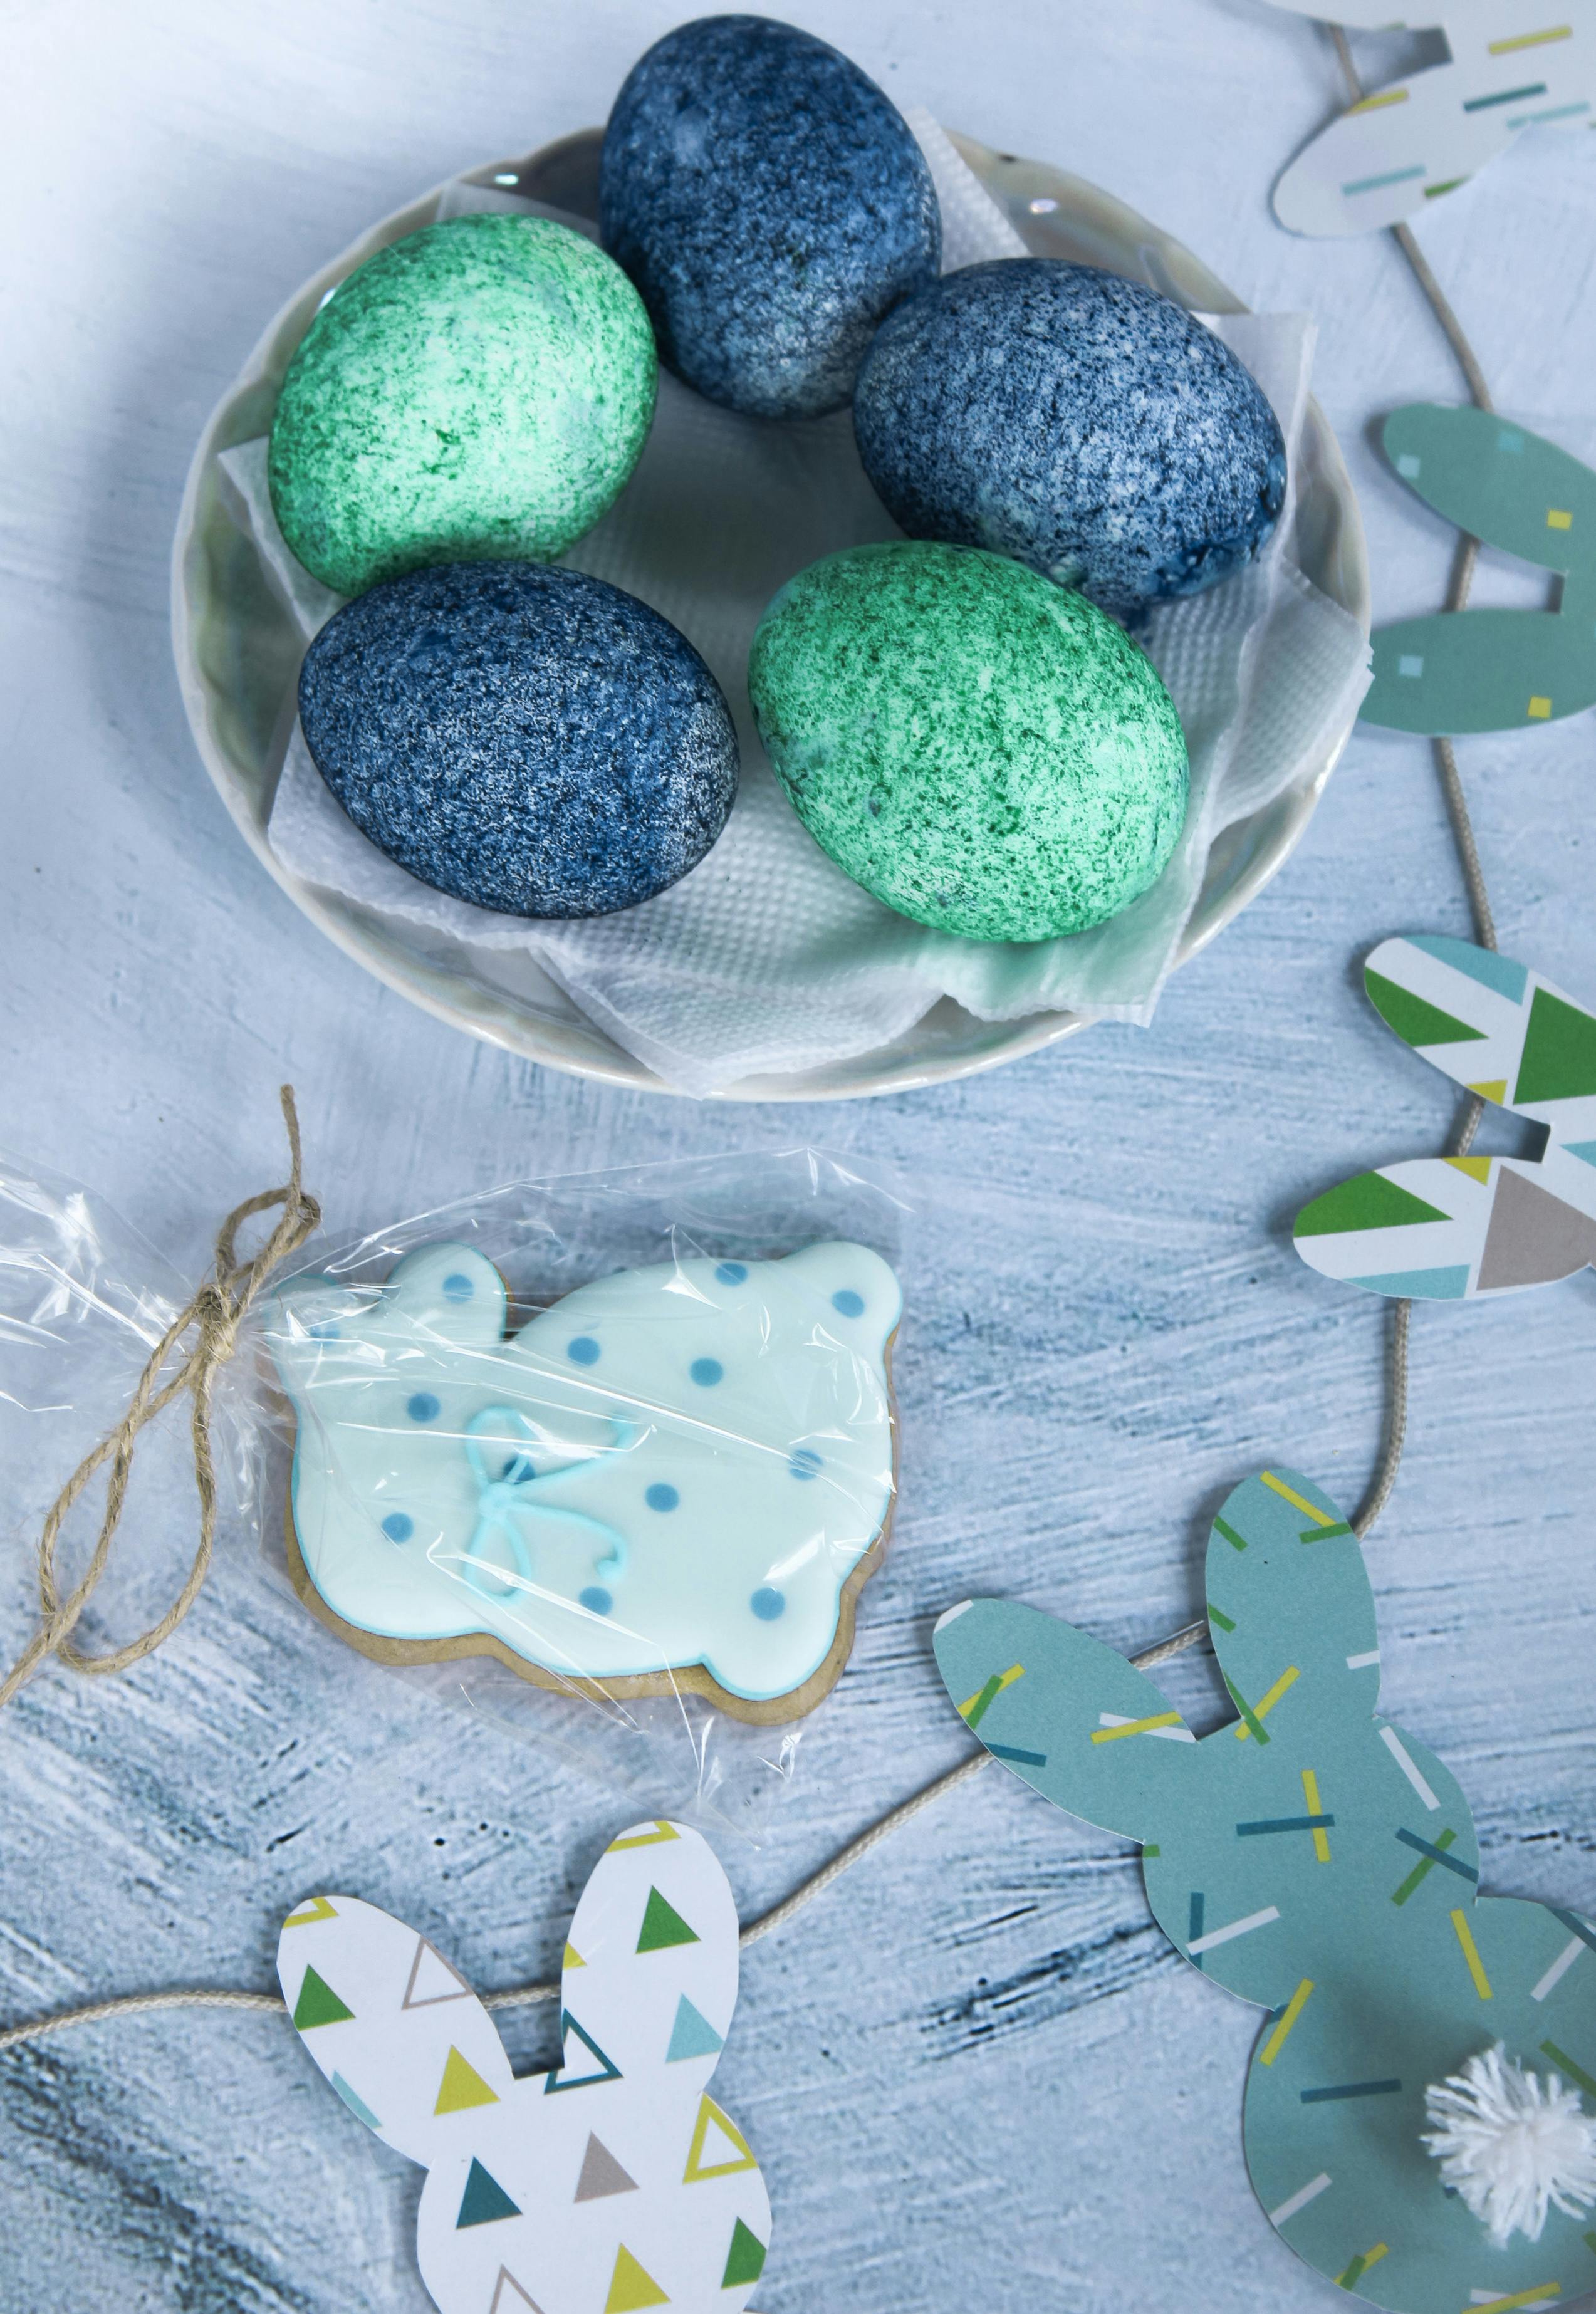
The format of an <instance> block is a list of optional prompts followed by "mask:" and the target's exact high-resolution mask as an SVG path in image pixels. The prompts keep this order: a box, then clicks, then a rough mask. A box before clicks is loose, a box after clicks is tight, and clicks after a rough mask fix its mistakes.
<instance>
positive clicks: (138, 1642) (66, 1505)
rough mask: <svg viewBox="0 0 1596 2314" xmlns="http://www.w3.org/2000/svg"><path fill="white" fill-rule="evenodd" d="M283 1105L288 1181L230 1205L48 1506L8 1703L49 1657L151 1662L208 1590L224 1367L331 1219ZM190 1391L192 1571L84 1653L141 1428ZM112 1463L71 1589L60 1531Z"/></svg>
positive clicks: (98, 1666)
mask: <svg viewBox="0 0 1596 2314" xmlns="http://www.w3.org/2000/svg"><path fill="white" fill-rule="evenodd" d="M282 1103H283V1123H284V1125H285V1126H287V1132H288V1159H289V1168H288V1179H287V1181H286V1182H285V1183H284V1185H283V1187H282V1188H280V1189H262V1190H261V1191H260V1194H259V1196H257V1197H246V1198H245V1199H244V1202H243V1203H242V1206H234V1209H233V1211H232V1212H231V1213H230V1214H228V1216H227V1218H226V1220H225V1222H224V1223H222V1227H221V1231H220V1233H219V1234H218V1236H217V1238H216V1267H215V1268H214V1270H213V1271H212V1274H211V1276H209V1277H208V1278H207V1280H206V1282H205V1284H204V1285H202V1286H201V1287H200V1288H199V1291H198V1293H197V1294H195V1296H194V1298H193V1300H192V1301H191V1302H190V1303H189V1304H188V1306H187V1308H186V1309H183V1310H180V1311H179V1312H178V1314H177V1316H176V1317H175V1318H174V1319H173V1320H172V1323H171V1325H170V1326H168V1328H167V1329H166V1331H165V1332H164V1333H163V1335H162V1337H161V1338H160V1340H159V1341H158V1342H157V1343H156V1345H155V1347H154V1349H153V1350H152V1351H151V1352H150V1355H149V1357H148V1359H147V1361H146V1362H145V1369H144V1372H143V1373H141V1374H140V1375H139V1377H138V1384H137V1389H136V1390H135V1391H134V1392H133V1396H132V1398H131V1399H130V1400H128V1411H127V1412H126V1414H124V1415H123V1417H122V1418H121V1420H120V1421H119V1423H118V1425H117V1426H116V1428H115V1429H114V1430H112V1431H110V1432H109V1433H108V1434H107V1435H106V1436H105V1437H103V1438H102V1439H101V1441H100V1444H98V1445H97V1446H96V1447H94V1448H93V1450H92V1451H91V1452H90V1453H87V1454H85V1455H84V1459H83V1461H82V1462H80V1463H79V1464H78V1466H77V1468H76V1470H75V1471H74V1472H73V1474H72V1476H71V1477H70V1478H69V1479H67V1481H66V1485H65V1486H64V1487H63V1488H62V1489H61V1491H60V1493H59V1494H58V1495H57V1497H56V1499H55V1501H54V1503H53V1504H52V1505H51V1506H50V1511H49V1515H48V1517H47V1518H46V1520H45V1523H44V1529H43V1532H42V1533H41V1534H40V1539H39V1607H40V1621H39V1629H38V1630H36V1631H35V1632H34V1634H33V1637H32V1638H31V1639H30V1640H29V1642H28V1644H27V1646H26V1647H24V1648H23V1649H22V1654H21V1655H20V1656H18V1657H17V1659H16V1661H15V1663H14V1664H13V1665H12V1667H11V1669H10V1671H9V1672H7V1674H6V1675H5V1677H4V1680H3V1681H0V1706H3V1705H4V1704H7V1703H9V1702H10V1701H11V1699H12V1697H13V1695H14V1694H15V1693H16V1691H17V1690H18V1689H19V1688H20V1687H21V1686H22V1684H23V1683H24V1682H26V1681H27V1680H29V1679H31V1677H32V1675H33V1674H34V1673H35V1672H36V1671H37V1670H38V1668H39V1666H40V1664H41V1663H43V1661H44V1660H45V1657H46V1656H55V1657H56V1659H57V1662H58V1663H62V1664H64V1665H66V1668H67V1670H68V1671H75V1672H84V1673H88V1674H103V1673H108V1672H119V1671H126V1670H127V1669H128V1665H130V1664H136V1663H142V1662H143V1661H144V1658H145V1656H151V1655H154V1652H155V1649H156V1648H157V1647H161V1646H162V1645H163V1643H164V1642H165V1641H166V1640H167V1639H169V1638H171V1637H172V1633H173V1631H175V1630H176V1629H177V1627H178V1625H179V1624H180V1623H181V1621H182V1620H183V1617H184V1616H185V1615H186V1614H187V1613H188V1612H189V1610H190V1607H191V1606H192V1605H193V1604H194V1602H195V1600H196V1599H197V1598H198V1596H199V1593H200V1589H201V1587H202V1585H204V1582H205V1578H206V1577H207V1574H208V1573H209V1572H210V1562H211V1557H212V1554H213V1552H214V1550H215V1548H216V1464H215V1462H214V1460H213V1458H212V1454H211V1443H210V1418H211V1401H212V1398H213V1395H214V1393H215V1390H216V1376H217V1374H218V1373H220V1372H221V1369H222V1368H223V1367H224V1366H225V1365H226V1363H227V1361H228V1359H229V1358H230V1357H231V1356H233V1353H234V1349H235V1348H236V1347H237V1344H238V1330H239V1328H240V1327H241V1326H242V1323H243V1321H244V1319H245V1318H246V1317H247V1316H248V1314H249V1312H250V1310H251V1307H252V1305H253V1303H254V1302H255V1300H256V1297H257V1296H258V1295H259V1294H260V1292H261V1289H262V1288H263V1287H264V1286H265V1285H266V1284H267V1281H268V1280H269V1278H270V1276H272V1274H273V1272H274V1271H275V1270H277V1269H278V1268H280V1267H281V1266H282V1264H283V1263H284V1262H285V1261H286V1260H287V1259H288V1257H289V1255H290V1254H292V1253H295V1252H297V1250H298V1249H299V1248H300V1247H301V1246H302V1245H303V1244H304V1241H305V1240H306V1238H307V1237H309V1235H310V1234H311V1232H312V1231H313V1229H315V1228H316V1226H317V1225H318V1223H320V1221H321V1218H322V1209H321V1207H320V1206H318V1205H317V1203H316V1201H315V1199H314V1197H311V1196H309V1195H308V1194H307V1193H306V1191H305V1189H304V1186H303V1184H302V1181H301V1179H300V1170H301V1168H300V1152H299V1118H298V1115H297V1113H296V1111H295V1107H294V1092H293V1088H292V1087H291V1086H289V1085H284V1087H283V1088H282ZM272 1206H281V1207H282V1209H283V1210H282V1214H281V1215H280V1217H279V1219H278V1223H277V1226H276V1228H275V1229H274V1230H273V1231H272V1232H271V1235H270V1236H269V1238H268V1239H267V1241H266V1243H265V1244H264V1245H263V1246H262V1247H261V1249H260V1252H259V1253H258V1254H256V1255H255V1257H254V1259H252V1260H251V1261H241V1260H240V1259H239V1258H238V1232H239V1231H240V1230H241V1229H242V1226H243V1224H244V1223H245V1222H247V1221H248V1220H250V1219H251V1216H252V1215H253V1214H263V1213H267V1212H269V1210H270V1208H271V1207H272ZM185 1345H186V1348H185ZM180 1350H181V1351H182V1352H183V1355H182V1356H181V1362H180V1363H179V1364H178V1365H175V1366H173V1365H172V1359H173V1358H174V1357H176V1356H178V1354H179V1352H180ZM169 1367H171V1369H172V1370H171V1371H170V1372H168V1368H169ZM185 1392H187V1393H188V1395H189V1397H190V1399H191V1400H192V1404H191V1406H190V1412H189V1432H190V1443H191V1444H192V1447H193V1450H194V1490H195V1492H196V1494H197V1495H198V1497H199V1541H198V1547H197V1548H196V1550H195V1552H194V1559H193V1564H192V1565H191V1566H190V1568H189V1573H188V1578H187V1580H186V1581H185V1583H184V1584H183V1587H182V1589H181V1591H180V1592H179V1593H178V1595H177V1597H176V1598H175V1599H174V1600H173V1601H172V1604H171V1606H170V1607H168V1609H167V1610H166V1612H165V1613H164V1614H163V1616H161V1617H160V1618H159V1619H158V1620H157V1621H155V1622H154V1623H152V1624H151V1625H150V1627H149V1629H148V1630H145V1631H141V1632H140V1633H139V1635H138V1637H137V1638H136V1639H129V1640H128V1644H127V1645H126V1646H125V1647H112V1648H110V1649H109V1650H107V1652H106V1653H104V1654H103V1655H85V1654H84V1651H83V1649H82V1648H80V1647H77V1646H75V1643H74V1641H73V1637H72V1635H73V1633H74V1631H75V1630H76V1629H77V1625H78V1621H79V1619H80V1617H81V1616H82V1614H83V1612H84V1608H85V1607H86V1606H87V1605H88V1603H89V1602H90V1600H91V1599H92V1598H93V1595H94V1593H95V1590H96V1589H97V1587H98V1585H99V1583H100V1578H101V1576H102V1575H103V1574H104V1572H105V1569H106V1567H107V1565H108V1564H109V1562H110V1550H111V1545H112V1543H113V1542H114V1541H115V1540H116V1532H117V1528H118V1526H119V1524H120V1523H121V1517H122V1512H123V1510H124V1508H125V1507H126V1505H127V1501H128V1485H129V1483H130V1482H131V1479H132V1477H133V1461H134V1456H135V1454H136V1453H137V1448H138V1440H139V1435H140V1434H141V1433H142V1432H143V1430H144V1429H145V1426H147V1425H148V1424H149V1423H152V1422H154V1420H155V1419H156V1418H157V1417H158V1416H160V1415H161V1414H163V1413H164V1411H165V1410H166V1409H167V1408H168V1407H169V1406H170V1405H171V1404H172V1400H174V1399H178V1398H181V1397H182V1396H183V1394H184V1393H185ZM108 1462H109V1463H110V1477H109V1478H108V1479H107V1480H106V1482H105V1512H104V1515H103V1517H102V1518H101V1522H100V1533H99V1537H98V1539H97V1541H95V1544H94V1549H93V1554H92V1556H91V1557H90V1559H89V1563H88V1565H87V1567H86V1568H84V1573H83V1577H82V1579H81V1580H80V1581H79V1582H78V1583H77V1584H76V1585H75V1587H74V1588H73V1589H72V1590H71V1591H70V1592H68V1594H66V1598H63V1597H62V1596H61V1592H60V1585H59V1584H58V1583H57V1578H56V1550H57V1544H58V1543H59V1541H60V1539H61V1530H62V1528H63V1527H64V1526H65V1524H66V1520H67V1517H68V1516H69V1515H70V1513H71V1511H72V1509H73V1507H74V1506H75V1504H76V1502H77V1501H78V1499H79V1497H81V1496H82V1495H83V1493H84V1489H85V1488H87V1487H88V1486H89V1485H90V1484H91V1483H92V1481H93V1479H95V1478H96V1477H97V1476H98V1474H99V1472H100V1471H102V1470H103V1469H104V1468H105V1466H106V1464H107V1463H108Z"/></svg>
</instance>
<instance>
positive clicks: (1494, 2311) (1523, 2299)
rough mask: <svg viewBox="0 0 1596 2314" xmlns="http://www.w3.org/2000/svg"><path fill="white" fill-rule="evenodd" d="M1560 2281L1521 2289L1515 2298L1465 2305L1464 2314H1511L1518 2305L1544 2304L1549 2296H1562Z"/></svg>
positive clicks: (1490, 2299)
mask: <svg viewBox="0 0 1596 2314" xmlns="http://www.w3.org/2000/svg"><path fill="white" fill-rule="evenodd" d="M1562 2295H1563V2284H1562V2283H1560V2282H1543V2283H1539V2285H1538V2286H1537V2287H1536V2288H1535V2289H1534V2290H1521V2291H1520V2292H1519V2293H1518V2295H1517V2296H1516V2297H1515V2298H1488V2299H1486V2301H1485V2303H1484V2304H1483V2305H1479V2306H1465V2307H1464V2309H1463V2314H1511V2310H1512V2308H1514V2307H1517V2306H1544V2305H1545V2304H1546V2301H1547V2300H1548V2298H1561V2296H1562Z"/></svg>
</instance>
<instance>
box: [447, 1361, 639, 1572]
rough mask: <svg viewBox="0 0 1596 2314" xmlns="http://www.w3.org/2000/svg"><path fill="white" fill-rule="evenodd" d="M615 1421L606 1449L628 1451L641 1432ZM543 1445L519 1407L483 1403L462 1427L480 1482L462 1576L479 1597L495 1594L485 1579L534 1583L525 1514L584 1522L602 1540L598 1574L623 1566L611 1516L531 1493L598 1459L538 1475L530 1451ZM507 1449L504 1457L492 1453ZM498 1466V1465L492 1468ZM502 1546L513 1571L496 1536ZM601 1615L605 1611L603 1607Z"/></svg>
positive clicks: (622, 1547) (620, 1538) (621, 1540)
mask: <svg viewBox="0 0 1596 2314" xmlns="http://www.w3.org/2000/svg"><path fill="white" fill-rule="evenodd" d="M611 1426H612V1428H613V1431H614V1433H615V1436H614V1437H613V1440H612V1442H611V1444H609V1445H608V1446H607V1447H605V1448H604V1449H603V1452H604V1453H605V1454H618V1453H623V1452H624V1451H625V1449H626V1448H627V1447H628V1446H630V1444H632V1442H633V1440H634V1439H635V1438H636V1437H637V1435H638V1432H637V1429H636V1426H635V1425H633V1424H631V1423H627V1422H620V1421H616V1420H614V1419H613V1418H612V1420H611ZM542 1443H543V1440H542V1433H541V1432H539V1431H538V1429H537V1428H536V1427H535V1426H534V1425H533V1424H532V1423H531V1422H529V1421H528V1420H527V1418H526V1417H525V1414H523V1413H522V1412H521V1411H520V1409H518V1408H516V1407H513V1406H486V1407H484V1408H483V1409H482V1411H481V1413H480V1414H476V1415H473V1416H472V1419H471V1420H470V1422H468V1423H467V1425H466V1426H465V1455H466V1460H467V1462H469V1463H470V1464H471V1470H472V1477H473V1478H474V1479H475V1480H476V1482H477V1520H476V1524H475V1526H474V1527H473V1528H472V1537H471V1541H470V1542H469V1543H468V1544H467V1545H466V1550H465V1556H464V1559H463V1561H462V1565H463V1569H464V1574H465V1579H466V1581H467V1582H468V1583H469V1584H470V1585H471V1587H472V1590H473V1591H475V1592H476V1593H477V1594H478V1596H479V1597H481V1598H484V1599H489V1598H492V1597H493V1596H494V1595H495V1594H493V1593H492V1592H491V1591H489V1590H488V1589H486V1588H484V1585H485V1583H489V1582H495V1583H497V1584H498V1586H499V1591H498V1595H499V1596H501V1597H502V1595H503V1594H504V1593H505V1592H506V1591H511V1590H516V1589H518V1588H520V1587H521V1585H527V1584H531V1583H532V1582H533V1580H534V1577H533V1567H532V1554H531V1552H530V1551H529V1550H528V1549H527V1545H526V1538H525V1532H524V1529H523V1522H524V1521H525V1520H528V1519H557V1520H558V1521H559V1522H560V1525H561V1526H564V1527H573V1526H576V1527H585V1528H586V1529H587V1530H588V1531H589V1532H591V1533H592V1534H594V1535H595V1536H598V1537H600V1538H601V1539H602V1541H603V1542H604V1555H603V1556H602V1557H600V1558H598V1559H595V1561H594V1568H593V1571H594V1573H595V1576H601V1577H603V1578H604V1581H605V1582H607V1583H613V1582H614V1581H615V1580H616V1579H617V1577H620V1576H621V1575H622V1574H624V1573H625V1571H626V1538H625V1536H624V1535H623V1534H622V1532H620V1530H619V1528H617V1527H613V1526H611V1525H610V1524H608V1522H607V1521H606V1520H604V1519H595V1518H591V1517H589V1515H587V1513H586V1511H578V1510H572V1509H570V1508H569V1506H565V1505H562V1504H559V1503H551V1502H549V1501H547V1500H542V1499H540V1498H539V1497H538V1496H536V1495H534V1494H533V1492H532V1491H531V1489H532V1488H533V1485H534V1483H535V1484H536V1485H538V1486H539V1487H542V1488H549V1487H552V1486H554V1485H557V1484H558V1482H559V1481H560V1479H562V1478H564V1477H565V1476H566V1475H567V1473H568V1472H569V1471H583V1470H585V1469H586V1468H587V1466H588V1464H589V1462H591V1461H592V1460H593V1458H592V1457H591V1456H584V1457H583V1458H582V1459H581V1460H580V1461H579V1462H572V1463H567V1464H564V1465H562V1466H561V1468H560V1469H559V1470H555V1471H550V1472H549V1473H548V1475H547V1476H546V1477H545V1478H543V1479H539V1477H538V1471H537V1466H536V1464H535V1463H534V1462H533V1458H532V1452H531V1450H532V1449H533V1448H534V1447H536V1446H539V1445H541V1444H542ZM495 1448H497V1449H498V1450H499V1453H503V1451H504V1450H505V1449H508V1456H507V1460H502V1461H501V1460H499V1458H498V1455H497V1454H495V1453H493V1450H494V1449H495ZM496 1463H497V1468H495V1467H494V1465H495V1464H496ZM496 1539H497V1540H498V1541H499V1542H501V1543H502V1545H503V1547H504V1548H505V1550H507V1551H508V1553H509V1555H510V1558H511V1559H512V1560H513V1562H514V1566H515V1573H514V1574H513V1575H510V1574H507V1572H506V1571H505V1570H504V1569H503V1568H501V1567H500V1566H498V1564H497V1563H496V1562H495V1561H494V1559H493V1557H492V1549H493V1544H494V1541H495V1540H496ZM599 1612H607V1610H603V1609H601V1610H599Z"/></svg>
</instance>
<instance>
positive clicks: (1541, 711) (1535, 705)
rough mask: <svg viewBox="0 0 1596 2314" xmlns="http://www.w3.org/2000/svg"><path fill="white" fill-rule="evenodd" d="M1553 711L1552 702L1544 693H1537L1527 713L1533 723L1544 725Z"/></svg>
mask: <svg viewBox="0 0 1596 2314" xmlns="http://www.w3.org/2000/svg"><path fill="white" fill-rule="evenodd" d="M1551 711H1552V702H1551V701H1550V700H1549V699H1548V698H1547V697H1546V695H1545V693H1543V692H1539V691H1538V692H1537V693H1536V694H1535V696H1534V698H1533V699H1531V701H1530V704H1529V706H1528V708H1527V709H1526V710H1525V712H1526V713H1527V714H1528V716H1529V718H1530V721H1531V722H1532V723H1544V722H1545V721H1546V720H1547V718H1548V715H1549V714H1550V713H1551Z"/></svg>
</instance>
